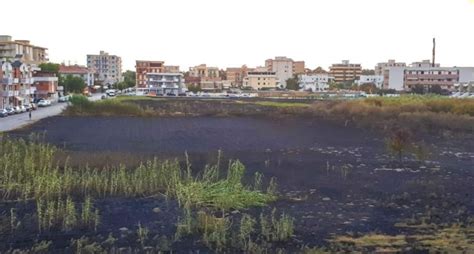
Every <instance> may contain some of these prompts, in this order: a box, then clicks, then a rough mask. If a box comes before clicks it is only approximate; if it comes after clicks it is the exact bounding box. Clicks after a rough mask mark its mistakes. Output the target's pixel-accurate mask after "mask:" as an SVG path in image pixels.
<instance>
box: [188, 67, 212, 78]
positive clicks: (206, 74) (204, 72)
mask: <svg viewBox="0 0 474 254" xmlns="http://www.w3.org/2000/svg"><path fill="white" fill-rule="evenodd" d="M189 76H190V77H199V78H220V75H219V68H217V67H208V66H207V65H206V64H200V65H198V66H194V67H190V68H189Z"/></svg>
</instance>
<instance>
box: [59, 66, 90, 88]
mask: <svg viewBox="0 0 474 254" xmlns="http://www.w3.org/2000/svg"><path fill="white" fill-rule="evenodd" d="M59 74H61V75H62V76H64V77H66V76H68V75H71V76H73V77H78V78H81V79H82V80H84V83H85V84H86V86H88V87H93V86H94V72H93V71H92V69H89V68H87V67H85V66H80V65H64V64H61V65H60V66H59Z"/></svg>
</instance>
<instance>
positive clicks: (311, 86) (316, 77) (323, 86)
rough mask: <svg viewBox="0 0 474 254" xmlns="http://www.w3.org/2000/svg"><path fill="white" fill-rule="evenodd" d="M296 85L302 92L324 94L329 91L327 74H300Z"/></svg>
mask: <svg viewBox="0 0 474 254" xmlns="http://www.w3.org/2000/svg"><path fill="white" fill-rule="evenodd" d="M298 85H299V87H300V89H301V90H303V91H311V92H324V91H327V90H328V89H329V74H300V75H298Z"/></svg>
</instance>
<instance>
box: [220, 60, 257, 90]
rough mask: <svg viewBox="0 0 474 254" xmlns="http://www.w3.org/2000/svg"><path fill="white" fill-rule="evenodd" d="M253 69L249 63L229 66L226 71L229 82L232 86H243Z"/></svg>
mask: <svg viewBox="0 0 474 254" xmlns="http://www.w3.org/2000/svg"><path fill="white" fill-rule="evenodd" d="M253 70H254V69H253V68H248V67H247V65H243V66H242V67H240V68H238V67H237V68H235V67H234V68H227V69H226V71H225V76H226V81H228V82H227V84H230V87H241V86H242V84H243V80H244V78H245V77H247V73H248V72H249V71H253ZM229 82H230V83H229Z"/></svg>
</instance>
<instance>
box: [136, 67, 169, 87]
mask: <svg viewBox="0 0 474 254" xmlns="http://www.w3.org/2000/svg"><path fill="white" fill-rule="evenodd" d="M164 66H165V62H164V61H142V60H137V61H136V64H135V75H136V85H137V87H146V86H147V74H148V73H164V72H165V67H164Z"/></svg>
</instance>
